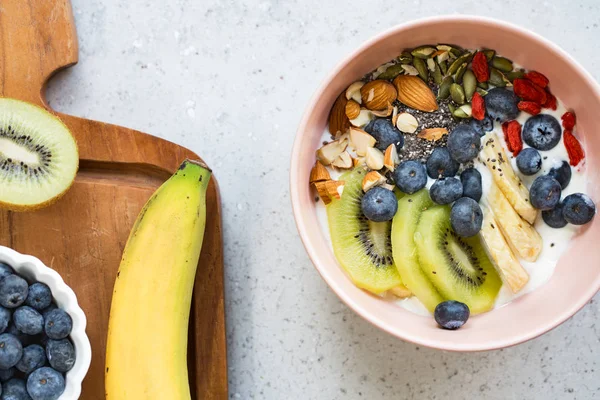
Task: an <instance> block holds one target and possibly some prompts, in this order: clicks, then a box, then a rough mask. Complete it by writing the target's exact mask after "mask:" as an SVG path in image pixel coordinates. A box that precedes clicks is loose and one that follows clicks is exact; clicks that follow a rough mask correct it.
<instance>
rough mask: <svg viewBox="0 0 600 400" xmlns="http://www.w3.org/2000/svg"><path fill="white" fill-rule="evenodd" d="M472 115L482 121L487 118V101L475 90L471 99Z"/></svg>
mask: <svg viewBox="0 0 600 400" xmlns="http://www.w3.org/2000/svg"><path fill="white" fill-rule="evenodd" d="M471 109H472V111H471V115H472V116H473V118H475V119H476V120H478V121H482V120H483V119H484V118H485V101H484V100H483V97H482V96H481V95H480V94H479V93H477V92H475V93H473V98H472V99H471Z"/></svg>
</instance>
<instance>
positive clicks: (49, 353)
mask: <svg viewBox="0 0 600 400" xmlns="http://www.w3.org/2000/svg"><path fill="white" fill-rule="evenodd" d="M46 357H47V358H48V362H49V363H50V366H51V367H52V368H54V369H56V370H57V371H60V372H67V371H69V370H70V369H71V368H73V364H75V348H74V347H73V344H72V343H71V342H70V341H69V339H62V340H52V339H50V340H48V343H46Z"/></svg>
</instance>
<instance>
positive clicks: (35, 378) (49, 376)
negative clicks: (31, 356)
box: [27, 367, 65, 400]
mask: <svg viewBox="0 0 600 400" xmlns="http://www.w3.org/2000/svg"><path fill="white" fill-rule="evenodd" d="M64 391H65V378H64V377H63V376H62V374H61V373H60V372H58V371H56V370H54V369H52V368H50V367H42V368H39V369H36V370H35V371H33V372H32V373H31V375H29V378H27V392H28V393H29V395H30V396H31V398H32V399H33V400H56V399H58V398H59V397H60V395H61V394H62V393H63V392H64Z"/></svg>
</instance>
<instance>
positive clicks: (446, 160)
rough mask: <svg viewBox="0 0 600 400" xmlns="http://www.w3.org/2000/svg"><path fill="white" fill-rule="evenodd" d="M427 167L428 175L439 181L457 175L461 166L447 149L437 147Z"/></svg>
mask: <svg viewBox="0 0 600 400" xmlns="http://www.w3.org/2000/svg"><path fill="white" fill-rule="evenodd" d="M425 166H426V167H427V175H429V177H430V178H432V179H437V178H440V177H449V176H454V175H456V173H457V172H458V167H459V166H460V164H459V163H457V162H456V161H454V160H453V159H452V157H450V152H449V151H448V149H447V148H446V147H437V148H435V149H434V150H433V152H432V153H431V155H429V158H428V159H427V163H425Z"/></svg>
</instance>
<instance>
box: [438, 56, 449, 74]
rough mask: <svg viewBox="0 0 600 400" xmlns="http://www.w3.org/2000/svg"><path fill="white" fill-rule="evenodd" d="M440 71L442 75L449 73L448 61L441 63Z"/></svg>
mask: <svg viewBox="0 0 600 400" xmlns="http://www.w3.org/2000/svg"><path fill="white" fill-rule="evenodd" d="M438 64H439V65H440V69H441V70H442V75H446V74H447V73H448V64H447V63H446V61H445V60H444V61H439V62H438Z"/></svg>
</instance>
